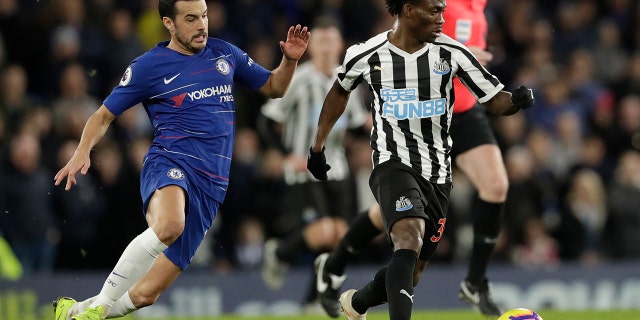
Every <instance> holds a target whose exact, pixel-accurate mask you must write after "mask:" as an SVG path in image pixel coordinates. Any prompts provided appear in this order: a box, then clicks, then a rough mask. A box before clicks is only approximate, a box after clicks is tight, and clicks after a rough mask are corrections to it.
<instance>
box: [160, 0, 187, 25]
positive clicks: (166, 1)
mask: <svg viewBox="0 0 640 320" xmlns="http://www.w3.org/2000/svg"><path fill="white" fill-rule="evenodd" d="M178 1H194V0H159V1H158V13H159V14H160V19H162V18H164V17H168V18H170V19H171V20H176V14H177V12H176V2H178Z"/></svg>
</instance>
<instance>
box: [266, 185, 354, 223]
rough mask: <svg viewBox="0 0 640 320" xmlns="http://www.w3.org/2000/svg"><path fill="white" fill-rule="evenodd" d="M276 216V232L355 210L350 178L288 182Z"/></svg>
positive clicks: (344, 216) (351, 214) (348, 216)
mask: <svg viewBox="0 0 640 320" xmlns="http://www.w3.org/2000/svg"><path fill="white" fill-rule="evenodd" d="M282 201H283V203H282V212H281V214H280V216H279V217H278V221H277V224H278V225H279V228H278V229H279V231H278V232H279V233H285V234H286V233H288V232H290V231H291V230H292V229H294V228H297V227H299V226H300V225H305V224H307V223H310V222H313V221H315V220H317V219H319V218H322V217H327V216H329V217H343V218H344V219H345V220H346V221H349V220H350V218H351V217H352V216H353V215H354V213H355V208H356V206H355V203H354V201H355V197H354V196H353V188H352V185H351V183H350V181H349V180H340V181H337V180H327V181H308V182H305V183H301V184H295V185H290V186H288V187H287V188H286V191H285V194H284V197H283V198H282Z"/></svg>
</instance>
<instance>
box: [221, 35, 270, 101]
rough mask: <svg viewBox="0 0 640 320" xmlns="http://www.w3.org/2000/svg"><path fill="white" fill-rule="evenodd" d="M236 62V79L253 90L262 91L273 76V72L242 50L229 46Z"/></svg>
mask: <svg viewBox="0 0 640 320" xmlns="http://www.w3.org/2000/svg"><path fill="white" fill-rule="evenodd" d="M229 47H230V49H231V51H232V54H233V56H234V58H235V61H236V70H235V79H236V80H239V81H240V82H241V83H243V84H244V85H246V86H248V87H249V88H251V89H253V90H258V89H260V88H261V87H262V86H263V85H264V84H265V83H266V82H267V79H269V76H271V71H269V70H267V69H265V68H264V67H263V66H261V65H259V64H258V63H256V62H255V61H253V59H251V57H249V55H248V54H247V53H246V52H244V51H242V49H240V48H238V47H236V46H234V45H233V44H229Z"/></svg>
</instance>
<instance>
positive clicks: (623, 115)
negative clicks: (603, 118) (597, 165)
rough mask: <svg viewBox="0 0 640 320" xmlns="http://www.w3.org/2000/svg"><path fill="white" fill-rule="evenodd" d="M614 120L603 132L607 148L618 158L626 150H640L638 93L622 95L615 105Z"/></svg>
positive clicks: (639, 102)
mask: <svg viewBox="0 0 640 320" xmlns="http://www.w3.org/2000/svg"><path fill="white" fill-rule="evenodd" d="M616 109H617V110H616V117H615V122H614V123H613V124H612V125H611V126H610V127H609V128H608V130H607V131H606V132H605V142H606V144H607V150H608V152H609V153H610V155H611V156H613V157H615V158H618V157H619V156H620V155H621V154H622V153H624V152H625V151H627V150H634V149H635V150H640V94H638V95H636V94H631V95H628V96H625V97H623V98H622V99H621V100H620V102H619V103H618V105H617V107H616Z"/></svg>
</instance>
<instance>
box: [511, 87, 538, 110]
mask: <svg viewBox="0 0 640 320" xmlns="http://www.w3.org/2000/svg"><path fill="white" fill-rule="evenodd" d="M511 102H512V103H513V106H514V107H516V108H518V109H517V110H520V109H528V108H531V107H532V106H533V90H531V89H529V88H527V87H525V86H520V87H519V88H518V89H516V90H514V91H513V93H512V94H511Z"/></svg>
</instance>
